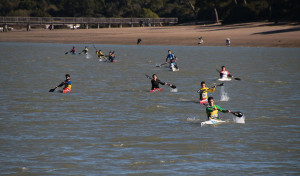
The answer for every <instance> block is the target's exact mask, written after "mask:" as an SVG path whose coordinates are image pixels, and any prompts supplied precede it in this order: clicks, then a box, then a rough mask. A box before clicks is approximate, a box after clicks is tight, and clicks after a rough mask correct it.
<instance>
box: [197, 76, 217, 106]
mask: <svg viewBox="0 0 300 176" xmlns="http://www.w3.org/2000/svg"><path fill="white" fill-rule="evenodd" d="M215 88H216V86H213V87H212V88H208V87H206V86H205V82H204V81H202V82H201V88H200V89H199V90H198V91H197V92H198V93H199V96H200V101H201V102H203V103H207V98H208V95H207V92H214V91H215Z"/></svg>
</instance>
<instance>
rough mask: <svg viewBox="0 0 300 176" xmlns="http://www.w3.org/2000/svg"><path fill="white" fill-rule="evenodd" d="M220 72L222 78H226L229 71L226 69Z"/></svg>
mask: <svg viewBox="0 0 300 176" xmlns="http://www.w3.org/2000/svg"><path fill="white" fill-rule="evenodd" d="M220 73H221V74H222V78H227V77H228V75H229V72H228V71H226V70H225V71H221V72H220Z"/></svg>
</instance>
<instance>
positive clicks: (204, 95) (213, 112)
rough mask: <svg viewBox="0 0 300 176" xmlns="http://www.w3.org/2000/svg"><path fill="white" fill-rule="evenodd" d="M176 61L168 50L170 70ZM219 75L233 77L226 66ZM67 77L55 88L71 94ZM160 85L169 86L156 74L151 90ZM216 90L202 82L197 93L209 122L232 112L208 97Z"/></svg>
mask: <svg viewBox="0 0 300 176" xmlns="http://www.w3.org/2000/svg"><path fill="white" fill-rule="evenodd" d="M70 52H71V53H73V54H76V49H75V47H73V48H72V50H71V51H70ZM82 52H84V53H87V52H88V48H87V47H85V48H84V50H83V51H82ZM96 54H97V56H98V57H99V58H100V59H101V58H105V55H104V54H103V53H102V51H101V50H97V49H96ZM176 60H177V57H176V56H175V55H174V54H173V53H172V51H171V50H168V55H167V57H166V62H165V63H166V64H167V63H169V67H170V69H171V68H172V67H175V68H176V69H178V66H177V63H176ZM108 61H110V62H115V55H114V51H110V52H109V55H108ZM219 73H220V78H221V79H224V78H228V77H233V76H232V75H231V74H230V73H229V72H228V71H227V70H226V68H225V66H222V67H221V71H219ZM65 77H66V79H65V81H63V82H61V83H60V84H59V85H58V86H56V87H55V88H57V87H62V86H64V88H63V93H68V92H71V87H72V81H71V76H70V74H66V75H65ZM159 84H161V85H167V83H166V82H162V81H160V80H159V79H158V77H157V75H156V74H153V75H152V78H151V85H152V86H151V90H152V91H154V90H160V88H159ZM215 89H216V86H213V87H212V88H209V87H206V83H205V82H204V81H202V82H201V88H200V89H199V90H198V91H197V93H199V97H200V104H204V105H205V106H206V114H207V118H208V120H210V119H219V116H218V112H219V111H220V112H223V113H230V112H231V111H230V110H225V109H222V108H221V107H220V106H218V105H216V104H214V98H213V97H208V92H214V91H215Z"/></svg>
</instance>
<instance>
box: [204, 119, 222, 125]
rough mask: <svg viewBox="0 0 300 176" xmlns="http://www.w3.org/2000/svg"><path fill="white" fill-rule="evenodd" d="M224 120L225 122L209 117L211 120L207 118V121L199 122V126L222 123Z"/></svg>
mask: <svg viewBox="0 0 300 176" xmlns="http://www.w3.org/2000/svg"><path fill="white" fill-rule="evenodd" d="M224 122H226V121H224V120H217V119H211V120H207V121H204V122H201V126H203V125H216V124H219V123H224Z"/></svg>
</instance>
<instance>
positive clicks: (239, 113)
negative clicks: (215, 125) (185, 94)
mask: <svg viewBox="0 0 300 176" xmlns="http://www.w3.org/2000/svg"><path fill="white" fill-rule="evenodd" d="M203 105H204V106H206V107H207V106H208V104H206V103H203ZM230 113H231V114H233V115H235V116H237V117H239V118H241V117H243V115H244V114H243V113H242V112H240V111H236V112H230Z"/></svg>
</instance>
